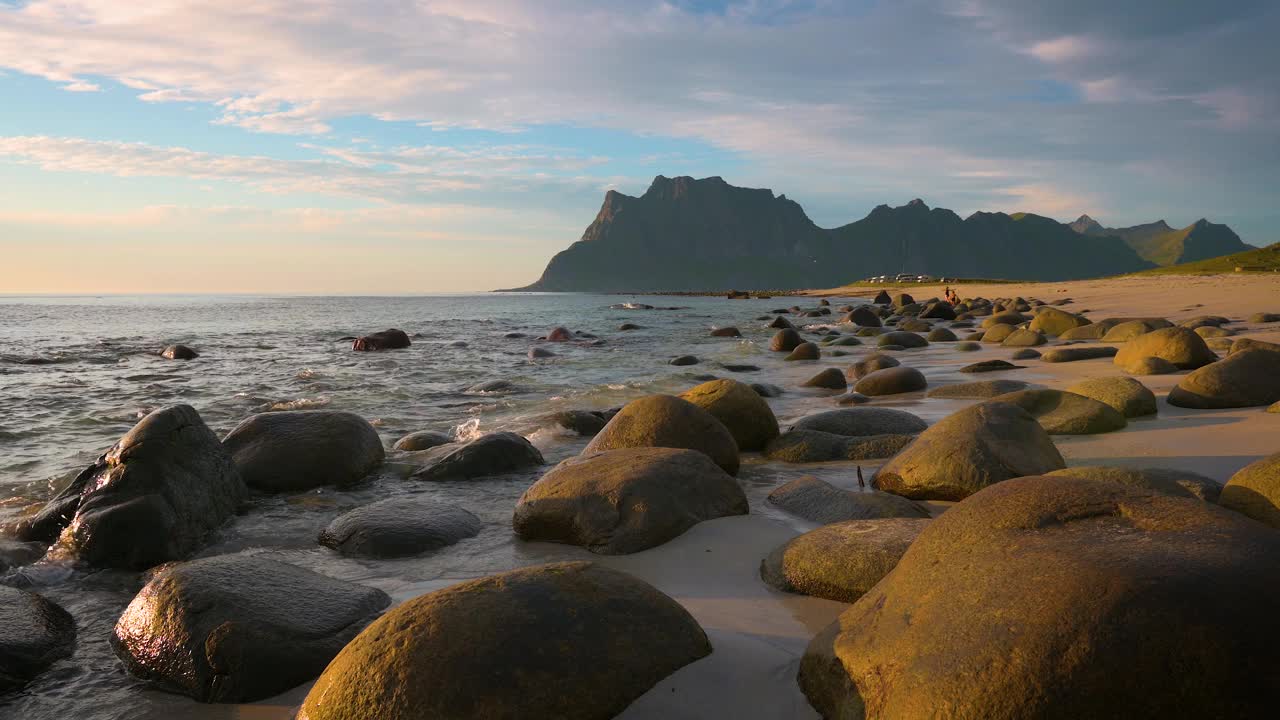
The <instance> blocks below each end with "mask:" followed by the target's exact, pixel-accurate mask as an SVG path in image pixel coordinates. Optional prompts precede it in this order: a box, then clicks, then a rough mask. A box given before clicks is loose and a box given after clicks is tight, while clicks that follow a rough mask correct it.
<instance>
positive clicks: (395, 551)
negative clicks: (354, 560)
mask: <svg viewBox="0 0 1280 720" xmlns="http://www.w3.org/2000/svg"><path fill="white" fill-rule="evenodd" d="M479 532H480V519H479V518H477V517H476V516H475V515H472V514H471V513H469V512H467V511H466V510H464V509H462V508H460V507H457V506H456V505H447V504H445V503H441V502H439V501H436V500H431V499H428V498H408V499H404V498H389V499H387V500H380V501H378V502H375V503H372V504H369V505H362V506H360V507H358V508H356V509H354V510H351V511H348V512H346V513H343V514H342V515H339V516H338V517H336V518H334V519H333V522H331V523H329V526H328V527H326V528H325V529H324V531H323V532H321V533H320V544H321V545H324V546H325V547H329V548H333V549H334V550H337V551H338V552H340V553H342V554H343V555H351V556H354V557H370V558H392V557H405V556H408V555H419V554H421V553H424V552H427V551H429V550H436V549H439V548H442V547H445V546H447V545H452V544H454V543H456V542H458V541H459V540H463V539H465V538H469V537H474V536H476V535H477V534H478V533H479Z"/></svg>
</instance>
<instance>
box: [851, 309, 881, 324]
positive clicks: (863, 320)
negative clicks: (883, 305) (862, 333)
mask: <svg viewBox="0 0 1280 720" xmlns="http://www.w3.org/2000/svg"><path fill="white" fill-rule="evenodd" d="M844 319H845V322H850V323H853V324H854V325H857V326H859V327H880V325H881V322H880V315H879V314H877V313H876V311H875V310H872V309H871V308H870V307H869V306H867V305H859V306H858V307H855V308H854V309H853V310H851V311H849V314H848V315H846V316H845V318H844Z"/></svg>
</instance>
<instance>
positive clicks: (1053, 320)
mask: <svg viewBox="0 0 1280 720" xmlns="http://www.w3.org/2000/svg"><path fill="white" fill-rule="evenodd" d="M1088 324H1089V320H1088V319H1086V318H1083V317H1081V316H1079V315H1073V314H1071V313H1069V312H1066V311H1065V310H1059V309H1058V308H1055V307H1049V306H1047V305H1046V306H1043V307H1041V308H1040V309H1039V310H1038V311H1037V312H1036V316H1035V317H1033V318H1031V323H1030V324H1029V325H1027V327H1028V328H1029V329H1031V330H1033V331H1035V332H1038V333H1043V334H1045V335H1051V336H1054V337H1057V336H1059V335H1061V334H1062V333H1064V332H1066V331H1068V330H1071V329H1072V328H1078V327H1082V326H1084V325H1088Z"/></svg>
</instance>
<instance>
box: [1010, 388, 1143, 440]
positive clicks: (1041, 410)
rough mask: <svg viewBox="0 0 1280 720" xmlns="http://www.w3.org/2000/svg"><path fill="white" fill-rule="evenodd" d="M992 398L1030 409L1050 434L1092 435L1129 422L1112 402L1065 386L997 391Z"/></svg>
mask: <svg viewBox="0 0 1280 720" xmlns="http://www.w3.org/2000/svg"><path fill="white" fill-rule="evenodd" d="M990 402H993V403H1008V404H1011V405H1017V406H1018V407H1020V408H1022V409H1023V410H1026V411H1027V412H1028V413H1031V416H1032V417H1034V418H1035V419H1036V421H1037V422H1039V423H1040V426H1041V427H1043V428H1044V429H1045V430H1046V431H1047V432H1048V433H1049V434H1050V435H1093V434H1096V433H1105V432H1112V431H1113V430H1120V429H1122V428H1124V427H1125V425H1127V424H1128V422H1127V421H1126V420H1125V418H1124V415H1122V414H1120V412H1119V411H1118V410H1116V409H1115V408H1113V407H1111V406H1110V405H1107V404H1105V403H1101V402H1098V401H1097V400H1094V399H1093V398H1088V397H1085V396H1083V395H1077V394H1075V393H1073V392H1064V391H1062V390H1019V391H1018V392H1012V393H1009V394H1007V395H997V396H996V397H994V398H992V399H991V400H990Z"/></svg>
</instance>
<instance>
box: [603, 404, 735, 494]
mask: <svg viewBox="0 0 1280 720" xmlns="http://www.w3.org/2000/svg"><path fill="white" fill-rule="evenodd" d="M637 447H666V448H677V449H687V450H697V451H699V452H702V453H705V454H706V455H707V456H708V457H710V458H711V459H712V460H714V461H715V463H716V464H717V465H719V466H720V467H721V468H723V469H724V470H725V472H728V473H729V474H730V475H736V474H737V473H738V443H737V441H736V440H734V438H733V434H732V433H730V432H729V429H728V428H727V427H725V425H724V423H722V422H720V421H719V420H717V419H716V417H715V416H714V415H712V414H711V413H709V412H707V411H706V410H704V409H702V408H701V407H698V406H697V405H694V404H693V403H691V402H689V401H688V400H682V399H680V398H678V397H673V396H671V395H650V396H648V397H643V398H640V399H638V400H632V401H631V402H629V403H627V404H626V405H625V406H623V408H622V410H621V411H620V412H619V413H618V414H617V415H615V416H614V417H613V419H612V420H610V421H609V424H608V425H605V426H604V429H603V430H601V431H600V433H599V434H598V435H596V436H595V439H593V440H592V441H591V442H590V443H589V444H588V445H587V447H586V449H584V450H583V451H582V453H583V454H584V455H588V454H591V453H595V452H601V451H604V450H617V449H620V448H637Z"/></svg>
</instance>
